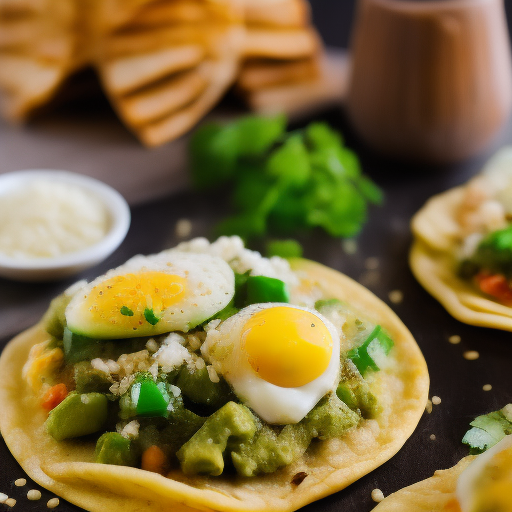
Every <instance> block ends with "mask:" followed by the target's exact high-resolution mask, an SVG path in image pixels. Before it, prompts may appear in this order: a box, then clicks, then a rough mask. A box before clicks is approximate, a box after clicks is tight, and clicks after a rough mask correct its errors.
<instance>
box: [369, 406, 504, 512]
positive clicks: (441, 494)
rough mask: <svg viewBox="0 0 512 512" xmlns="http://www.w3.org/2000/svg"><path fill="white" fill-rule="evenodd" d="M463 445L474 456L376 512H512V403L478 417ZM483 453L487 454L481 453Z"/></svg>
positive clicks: (403, 492) (405, 491)
mask: <svg viewBox="0 0 512 512" xmlns="http://www.w3.org/2000/svg"><path fill="white" fill-rule="evenodd" d="M471 425H472V426H473V428H472V429H470V430H469V431H468V432H467V433H466V435H465V436H464V439H463V442H464V443H465V444H468V445H470V446H471V448H472V453H481V454H480V455H478V456H476V457H475V456H474V455H470V456H468V457H464V458H463V459H462V460H461V461H460V462H459V463H458V464H457V465H455V466H454V467H452V468H450V469H447V470H443V471H436V472H435V474H434V476H433V477H431V478H427V479H426V480H423V481H421V482H418V483H417V484H414V485H410V486H409V487H406V488H404V489H402V490H400V491H398V492H395V493H394V494H391V495H389V496H388V497H387V498H385V499H384V500H383V501H382V502H381V503H380V504H379V505H378V506H377V507H376V508H375V509H374V511H375V512H387V511H390V512H391V511H392V512H509V511H510V510H512V435H510V434H512V404H508V405H506V406H505V407H504V408H503V409H501V410H500V411H494V412H491V413H489V414H485V415H483V416H479V417H478V418H476V419H475V420H474V421H472V422H471ZM483 451H485V453H482V452H483Z"/></svg>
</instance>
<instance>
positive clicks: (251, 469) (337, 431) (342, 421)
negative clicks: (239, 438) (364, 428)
mask: <svg viewBox="0 0 512 512" xmlns="http://www.w3.org/2000/svg"><path fill="white" fill-rule="evenodd" d="M359 419H360V416H359V415H358V414H357V413H355V412H353V411H351V410H350V409H349V408H348V406H347V405H346V404H344V403H343V402H342V401H341V400H339V399H338V397H337V396H336V395H335V394H330V395H329V396H327V397H324V398H323V399H322V400H320V402H319V403H318V405H316V407H315V408H314V409H313V410H312V411H311V412H310V413H309V414H308V415H307V416H306V417H305V418H304V419H303V420H302V421H300V422H299V423H297V424H294V425H286V426H285V427H284V428H283V429H282V430H281V431H280V432H279V431H278V430H277V428H272V427H269V426H266V425H265V426H263V427H261V429H260V430H259V431H258V432H257V434H256V435H255V436H254V437H253V438H251V439H250V440H249V441H248V442H245V443H242V444H240V445H239V446H238V448H236V449H235V450H234V451H232V452H231V460H232V461H233V465H234V466H235V469H236V471H237V473H238V474H240V475H242V476H255V475H258V474H261V473H273V472H274V471H276V470H277V469H279V468H280V467H283V466H286V465H288V464H291V463H292V462H293V461H295V460H297V459H298V458H299V457H301V456H302V455H303V454H304V452H305V451H306V450H307V448H308V446H309V445H310V443H311V441H312V440H313V439H314V438H319V439H328V438H331V437H339V436H341V435H343V434H344V433H345V432H346V431H347V430H348V429H350V428H352V427H354V426H355V425H357V424H358V423H359Z"/></svg>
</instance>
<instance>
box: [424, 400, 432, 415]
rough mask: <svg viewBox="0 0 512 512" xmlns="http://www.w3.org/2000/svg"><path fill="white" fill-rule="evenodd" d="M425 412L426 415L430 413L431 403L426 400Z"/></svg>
mask: <svg viewBox="0 0 512 512" xmlns="http://www.w3.org/2000/svg"><path fill="white" fill-rule="evenodd" d="M425 411H427V413H428V414H430V413H431V412H432V402H431V401H430V400H427V405H425Z"/></svg>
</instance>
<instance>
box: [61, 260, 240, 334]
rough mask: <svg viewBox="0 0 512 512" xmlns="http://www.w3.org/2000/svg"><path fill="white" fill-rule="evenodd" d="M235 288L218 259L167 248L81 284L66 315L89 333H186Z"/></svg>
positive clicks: (228, 270) (227, 299)
mask: <svg viewBox="0 0 512 512" xmlns="http://www.w3.org/2000/svg"><path fill="white" fill-rule="evenodd" d="M234 293H235V284H234V273H233V270H231V268H230V267H229V265H228V264H227V263H226V262H225V261H224V260H222V259H221V258H219V257H216V256H210V255H208V254H185V253H180V252H170V251H167V252H165V253H160V254H155V255H152V256H135V257H134V258H132V259H131V260H129V261H127V262H126V263H125V264H124V265H121V266H120V267H118V268H116V269H113V270H110V271H109V272H107V273H106V274H105V275H104V276H101V277H98V278H97V279H95V280H94V281H92V282H91V283H90V284H88V285H85V286H84V287H83V288H81V289H80V291H78V292H77V293H76V294H75V295H74V297H73V298H72V299H71V301H70V303H69V305H68V307H67V308H66V311H65V315H66V321H67V327H68V329H69V330H71V331H72V332H74V333H77V334H81V335H83V336H88V337H91V338H100V339H105V338H106V339H117V338H126V337H137V336H154V335H157V334H163V333H166V332H171V331H184V332H187V331H189V330H190V329H192V328H193V327H195V326H197V325H198V324H200V323H202V322H204V321H205V320H207V319H209V318H211V317H212V316H213V315H215V314H216V313H217V312H219V311H220V310H222V309H223V308H225V307H226V306H227V305H228V304H229V302H230V301H231V299H232V298H233V295H234Z"/></svg>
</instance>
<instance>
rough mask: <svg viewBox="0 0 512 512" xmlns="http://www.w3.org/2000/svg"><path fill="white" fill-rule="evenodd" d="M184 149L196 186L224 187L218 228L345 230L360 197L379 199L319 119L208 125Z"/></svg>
mask: <svg viewBox="0 0 512 512" xmlns="http://www.w3.org/2000/svg"><path fill="white" fill-rule="evenodd" d="M190 153H191V155H190V157H191V168H192V179H193V183H194V185H195V187H196V188H197V189H200V190H215V189H219V188H221V187H225V186H226V185H227V184H230V185H231V186H232V204H233V207H234V209H235V212H236V213H235V214H234V215H233V216H231V217H228V218H227V219H225V220H224V221H222V222H221V224H220V226H219V227H218V231H219V234H226V235H228V234H237V235H240V236H242V237H243V238H245V239H250V238H252V237H254V236H263V235H266V234H268V232H269V231H272V232H276V233H281V234H290V233H295V232H298V231H301V230H307V229H311V228H315V227H320V228H322V229H324V230H325V231H326V232H327V233H329V234H330V235H332V236H334V237H353V236H355V235H357V234H358V233H359V232H360V230H361V229H362V226H363V225H364V223H365V221H366V218H367V209H368V204H369V203H370V204H381V203H382V200H383V195H382V192H381V190H380V189H379V187H377V185H375V183H374V182H373V181H372V180H371V179H370V178H368V177H367V176H365V175H363V174H362V172H361V167H360V164H359V160H358V158H357V156H356V155H355V153H354V152H352V151H351V150H350V149H348V148H347V147H345V146H344V144H343V139H342V137H341V135H340V134H339V133H338V132H336V131H335V130H333V129H332V128H330V127H329V126H328V125H327V124H326V123H322V122H314V123H311V124H309V125H308V126H307V127H306V128H304V129H301V130H296V131H293V132H287V131H286V118H285V117H283V116H275V117H258V116H249V117H244V118H241V119H239V120H237V121H235V122H233V123H230V124H228V125H225V126H222V125H219V124H209V125H205V126H203V127H202V128H200V129H199V130H198V131H197V132H196V133H195V135H194V137H193V138H192V141H191V145H190ZM270 227H272V230H270Z"/></svg>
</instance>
